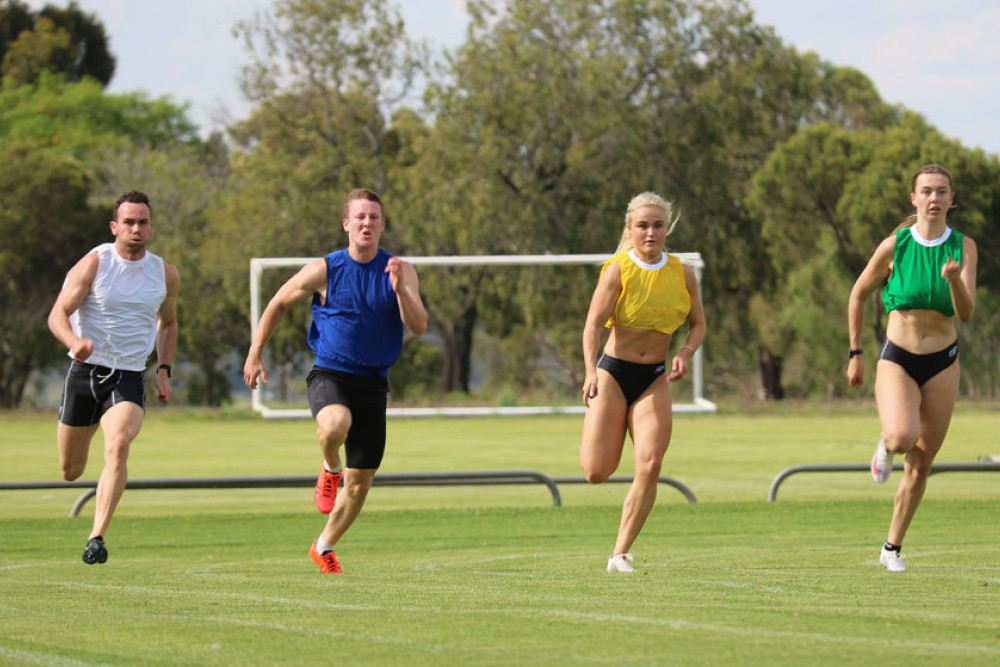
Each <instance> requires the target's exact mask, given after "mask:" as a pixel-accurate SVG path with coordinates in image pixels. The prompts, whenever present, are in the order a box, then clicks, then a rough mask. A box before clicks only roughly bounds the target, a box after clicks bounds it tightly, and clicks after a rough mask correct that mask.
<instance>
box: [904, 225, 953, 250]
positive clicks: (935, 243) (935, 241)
mask: <svg viewBox="0 0 1000 667" xmlns="http://www.w3.org/2000/svg"><path fill="white" fill-rule="evenodd" d="M910 236H912V237H913V240H914V241H916V242H917V243H919V244H920V245H922V246H925V247H927V248H933V247H935V246H939V245H941V244H942V243H944V242H945V241H947V240H948V239H949V238H950V237H951V227H945V228H944V234H942V235H941V236H939V237H937V238H936V239H933V240H931V241H928V240H927V239H925V238H924V237H923V236H921V234H920V232H918V231H917V226H916V225H912V226H911V227H910Z"/></svg>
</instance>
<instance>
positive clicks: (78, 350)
mask: <svg viewBox="0 0 1000 667" xmlns="http://www.w3.org/2000/svg"><path fill="white" fill-rule="evenodd" d="M93 353H94V341H92V340H87V339H86V338H77V339H76V342H75V343H73V347H71V348H69V354H70V356H71V357H73V358H74V359H76V360H77V361H86V360H87V359H88V358H89V357H90V355H92V354H93Z"/></svg>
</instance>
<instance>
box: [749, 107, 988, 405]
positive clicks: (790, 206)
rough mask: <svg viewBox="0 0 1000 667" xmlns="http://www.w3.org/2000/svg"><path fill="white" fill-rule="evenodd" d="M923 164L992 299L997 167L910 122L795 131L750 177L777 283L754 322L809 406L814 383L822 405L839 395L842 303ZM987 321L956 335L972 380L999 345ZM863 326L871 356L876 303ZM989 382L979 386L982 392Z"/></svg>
mask: <svg viewBox="0 0 1000 667" xmlns="http://www.w3.org/2000/svg"><path fill="white" fill-rule="evenodd" d="M930 162H938V163H941V164H944V165H946V166H947V167H948V168H949V169H950V170H951V172H952V176H953V178H954V179H955V188H956V192H957V193H960V194H961V201H962V205H961V206H960V207H958V208H957V209H956V210H954V211H952V212H950V213H949V216H948V219H949V224H950V225H952V226H954V227H955V228H957V229H959V230H960V231H963V232H966V233H968V234H970V235H971V236H973V238H975V239H976V242H977V245H978V246H979V256H980V264H979V284H980V287H987V286H988V288H989V289H990V290H991V291H993V290H996V288H997V287H998V285H997V277H996V273H995V267H994V266H993V265H992V262H995V261H996V260H995V259H994V255H995V253H996V251H995V250H994V248H993V246H994V245H995V244H996V243H997V241H996V234H995V233H994V232H993V229H992V228H993V226H994V225H995V222H994V221H995V220H996V219H997V218H996V215H997V213H998V209H997V206H998V204H1000V162H998V160H997V158H996V157H987V156H986V155H984V154H983V152H982V151H980V150H970V149H967V148H964V147H962V146H961V144H959V143H958V142H956V141H954V140H950V139H947V138H945V137H943V136H942V135H941V134H940V133H939V132H937V131H936V130H935V129H934V128H933V127H931V126H929V125H928V124H927V122H926V121H925V120H924V119H923V118H922V117H920V116H919V115H917V114H914V113H912V112H907V113H904V114H902V116H901V118H900V122H899V123H897V124H894V125H891V126H889V127H886V128H884V129H877V130H876V129H867V130H863V131H858V130H849V129H845V128H843V127H835V126H833V125H830V124H825V123H824V124H817V125H815V126H811V127H807V128H804V129H802V130H801V131H799V132H798V133H797V134H796V135H794V136H793V137H792V138H791V139H789V140H788V141H787V142H785V143H784V144H782V145H781V146H779V147H778V148H777V149H776V150H775V151H774V153H773V154H772V155H771V157H770V158H769V159H768V161H767V163H766V165H765V166H764V167H763V168H762V169H761V170H760V171H759V172H758V173H757V174H756V175H755V176H754V179H753V187H752V192H751V194H750V196H749V197H748V200H747V204H748V207H749V208H750V210H751V211H752V212H753V213H754V215H755V216H757V217H758V218H759V219H761V220H762V221H763V226H762V237H763V238H764V239H765V241H766V242H767V245H768V249H769V257H770V264H771V267H772V269H773V271H774V273H775V275H776V277H777V280H776V281H775V283H774V285H773V286H772V287H771V288H770V289H768V290H761V292H760V296H759V300H760V301H761V302H763V303H766V304H767V305H768V306H769V307H767V308H761V310H760V313H759V315H760V317H759V318H758V319H757V321H758V322H759V323H760V324H759V326H760V327H761V329H767V330H769V331H770V332H771V337H770V340H769V341H768V343H769V345H768V347H769V349H774V350H775V351H780V352H781V356H782V357H783V358H785V359H792V360H794V361H793V363H794V365H795V367H796V368H797V373H796V374H795V375H794V376H793V377H795V378H796V380H795V385H796V386H795V390H796V393H797V394H800V395H808V394H809V393H810V391H811V390H812V389H813V388H814V382H813V378H815V377H817V376H819V377H825V378H828V380H827V382H826V383H824V387H823V388H824V389H825V390H826V393H827V394H828V395H829V394H832V395H838V394H840V393H842V392H843V391H844V389H845V388H846V381H845V379H844V378H843V373H842V371H843V365H844V363H845V356H844V354H843V353H844V347H845V345H846V343H845V341H846V339H845V335H846V320H845V315H846V298H847V294H848V292H849V290H850V287H851V285H852V284H853V282H854V280H855V279H856V278H857V276H858V275H859V274H860V273H861V271H862V269H863V268H864V266H865V265H866V263H867V261H868V258H869V257H870V256H871V253H872V252H874V250H875V248H876V246H877V245H878V244H879V243H880V242H881V241H882V240H883V239H884V238H886V237H887V236H888V235H889V234H890V233H891V232H892V230H893V228H894V227H896V226H897V225H898V224H899V223H901V222H902V221H903V220H904V219H905V218H906V217H907V216H908V215H909V214H910V213H911V212H912V206H911V204H910V201H909V198H908V197H907V193H908V192H909V191H910V179H911V178H912V175H913V173H914V172H915V171H916V170H917V169H918V168H919V167H920V166H922V165H924V164H927V163H930ZM984 262H985V263H986V264H984ZM809 285H811V287H810V286H809ZM986 303H989V300H988V299H987V300H985V301H984V302H983V303H981V304H980V308H979V309H977V311H978V312H977V315H976V317H977V318H979V316H980V314H981V313H982V312H983V310H982V306H983V305H984V304H986ZM986 318H987V321H985V322H975V323H973V325H971V327H963V328H962V329H961V334H960V335H961V336H963V337H964V336H965V335H966V333H965V330H966V328H968V335H975V336H976V341H977V344H976V345H963V355H964V356H963V358H965V357H966V356H968V357H969V358H975V357H977V356H979V355H980V354H983V358H982V359H977V361H976V363H975V364H970V367H972V368H980V367H984V368H986V369H993V368H995V363H996V362H995V359H992V358H991V357H990V355H991V354H993V351H994V350H995V349H997V344H998V341H997V339H996V335H995V330H994V329H993V327H992V326H990V324H989V322H990V316H989V315H988V314H987V315H986ZM865 323H866V329H867V332H866V334H865V344H866V346H870V347H871V348H874V349H877V348H879V347H881V345H882V343H884V341H885V310H884V308H883V306H882V304H881V301H880V299H879V298H878V295H876V296H875V297H873V298H872V299H871V303H870V304H869V315H868V316H867V317H866V319H865ZM762 339H764V340H767V339H766V338H764V337H763V336H762ZM963 340H964V338H963ZM991 377H992V375H991V373H989V372H988V373H986V374H985V382H986V383H987V384H988V385H989V383H990V382H991Z"/></svg>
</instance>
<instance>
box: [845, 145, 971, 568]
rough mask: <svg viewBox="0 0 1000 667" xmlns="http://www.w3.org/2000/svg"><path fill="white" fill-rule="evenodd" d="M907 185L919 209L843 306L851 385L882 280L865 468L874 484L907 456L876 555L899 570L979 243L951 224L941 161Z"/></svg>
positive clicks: (935, 447) (931, 453)
mask: <svg viewBox="0 0 1000 667" xmlns="http://www.w3.org/2000/svg"><path fill="white" fill-rule="evenodd" d="M910 186H911V192H910V202H911V203H912V204H913V206H914V208H915V209H916V214H915V215H912V216H910V218H909V219H907V220H906V221H905V222H904V223H903V224H902V225H900V227H899V228H897V230H896V232H895V233H893V234H891V235H890V236H889V237H888V238H886V239H885V240H884V241H882V243H880V244H879V246H878V248H876V250H875V253H874V254H873V255H872V257H871V259H870V260H869V261H868V266H866V267H865V270H864V271H862V272H861V275H860V276H859V277H858V280H857V282H856V283H855V284H854V288H853V289H852V290H851V297H850V302H849V305H848V311H847V320H848V330H849V331H848V335H849V337H850V356H849V360H848V367H847V378H848V380H849V382H850V384H851V386H852V387H855V386H858V385H860V384H861V381H862V379H863V378H864V369H863V368H862V354H861V335H862V323H863V321H864V310H865V304H866V303H867V301H868V297H869V296H870V295H871V294H872V293H873V292H874V291H875V290H876V289H878V288H879V287H880V286H882V285H885V287H884V289H883V302H884V303H885V306H886V310H888V311H889V325H888V327H887V328H886V342H885V345H884V346H883V348H882V352H881V354H880V355H879V359H878V364H877V365H876V367H875V403H876V405H877V406H878V414H879V419H880V420H881V422H882V439H881V440H879V442H878V446H877V447H876V449H875V455H874V457H873V458H872V464H871V470H872V475H873V476H874V477H875V480H876V481H877V482H880V483H881V482H885V481H886V479H888V477H889V473H890V472H892V457H893V454H903V455H904V456H905V459H904V463H903V478H902V479H901V480H900V481H899V488H897V489H896V496H895V499H894V501H893V511H892V521H891V523H890V524H889V534H888V536H887V539H886V542H885V545H883V547H882V552H881V554H880V555H879V561H880V562H881V563H882V565H884V566H885V567H886V569H888V570H889V571H890V572H905V571H906V567H905V566H904V565H903V561H902V556H901V555H900V548H901V547H902V544H903V537H904V536H905V535H906V530H907V528H909V526H910V522H911V521H912V520H913V515H914V514H915V513H916V511H917V506H918V505H919V504H920V500H921V498H923V496H924V490H925V489H926V487H927V477H928V475H929V474H930V469H931V464H932V463H933V462H934V457H935V456H937V453H938V451H940V449H941V445H942V444H944V438H945V435H946V434H947V433H948V425H949V423H950V422H951V413H952V410H953V409H954V407H955V399H956V398H957V396H958V380H959V362H958V345H957V343H956V339H957V332H956V329H955V318H956V317H958V319H960V320H962V321H963V322H968V321H969V320H970V319H971V318H972V314H973V312H975V309H976V264H977V261H978V257H977V253H976V244H975V242H974V241H973V240H972V239H971V238H969V237H968V236H964V237H963V236H961V235H959V234H956V233H954V232H953V230H952V229H951V228H950V227H949V226H948V219H947V216H948V209H949V208H951V205H952V202H953V200H954V197H955V193H954V191H953V190H952V184H951V175H950V174H949V173H948V171H947V170H946V169H945V168H944V167H942V166H940V165H936V164H930V165H926V166H924V167H921V168H920V169H919V170H917V173H916V174H915V175H914V176H913V180H912V182H911V183H910ZM948 244H950V246H949V245H948ZM956 246H957V247H956ZM956 258H957V260H958V261H956ZM915 287H916V289H915Z"/></svg>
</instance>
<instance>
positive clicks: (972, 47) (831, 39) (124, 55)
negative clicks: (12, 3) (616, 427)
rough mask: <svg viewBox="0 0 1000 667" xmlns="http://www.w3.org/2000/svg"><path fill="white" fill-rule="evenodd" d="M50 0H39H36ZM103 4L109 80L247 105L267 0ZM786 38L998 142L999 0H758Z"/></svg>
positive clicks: (202, 118) (218, 125) (939, 118)
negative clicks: (246, 23) (247, 25)
mask: <svg viewBox="0 0 1000 667" xmlns="http://www.w3.org/2000/svg"><path fill="white" fill-rule="evenodd" d="M47 2H49V3H51V4H56V5H58V6H65V5H66V4H68V0H30V1H29V2H28V4H29V5H31V6H32V7H34V8H39V7H41V6H42V5H44V4H46V3H47ZM77 4H78V5H79V6H80V7H81V8H82V9H83V10H84V11H86V12H88V13H93V14H96V15H97V17H98V18H99V19H100V20H101V22H102V23H103V24H104V26H105V28H106V30H107V32H108V35H109V36H110V39H111V50H112V52H113V53H114V54H115V56H116V57H117V59H118V65H117V69H116V71H115V77H114V79H113V80H112V82H111V85H110V87H109V91H110V92H113V93H121V92H130V91H135V90H139V89H141V90H145V91H147V92H148V93H149V94H150V95H152V96H153V97H159V96H161V95H169V96H170V97H171V98H172V99H173V100H174V101H175V102H178V103H180V102H187V103H189V104H190V114H191V117H192V119H193V120H194V121H195V122H196V123H198V124H199V125H200V126H201V127H202V129H203V130H204V131H206V132H207V131H208V130H212V129H222V128H223V127H224V126H225V124H226V116H225V115H224V114H221V113H220V112H221V111H222V110H226V111H228V113H229V118H231V119H232V118H242V117H245V116H246V114H247V112H248V107H247V105H246V104H245V102H243V101H242V100H241V98H240V94H239V90H238V87H237V84H236V79H237V75H238V72H239V69H240V66H241V64H242V63H243V62H244V61H245V54H244V52H243V49H242V46H241V45H240V44H239V43H238V42H237V41H236V40H235V39H234V38H233V36H232V32H231V29H232V26H233V24H234V23H236V22H237V21H239V20H241V19H249V18H251V17H252V16H253V14H254V12H255V11H256V10H259V9H264V8H267V7H268V6H270V4H271V2H270V0H77ZM399 6H400V7H401V8H402V11H403V17H404V20H405V21H406V24H407V29H408V31H409V32H410V33H411V34H412V35H414V36H415V37H419V38H424V39H428V40H430V41H431V42H432V44H434V45H438V46H444V47H453V46H456V45H458V44H460V43H461V42H462V40H463V39H464V29H465V16H464V12H463V9H462V8H463V7H464V2H463V0H401V1H400V2H399ZM750 7H751V8H752V9H753V10H754V12H755V13H756V16H757V21H758V22H759V23H766V24H769V25H772V26H774V27H775V30H776V31H777V33H778V35H779V36H780V37H781V38H782V40H783V41H784V42H785V43H786V44H790V45H792V46H795V47H796V48H797V49H799V50H800V51H815V52H816V53H818V54H819V55H820V56H821V57H822V58H823V59H825V60H828V61H831V62H833V63H835V64H838V65H850V66H852V67H856V68H857V69H859V70H861V71H862V72H864V73H865V74H867V75H868V76H869V77H870V78H871V79H872V81H874V83H875V85H876V87H877V88H878V90H879V92H880V94H881V95H882V98H883V99H884V100H886V101H887V102H890V103H893V104H903V105H905V106H906V107H908V108H909V109H912V110H914V111H917V112H919V113H921V114H923V115H924V116H925V117H926V118H927V119H928V121H929V122H930V123H931V124H933V125H934V126H936V127H937V128H938V129H939V130H940V131H941V132H943V133H944V134H946V135H948V136H951V137H955V138H957V139H959V140H960V141H961V142H962V143H963V144H965V145H966V146H969V147H979V148H982V149H984V150H985V151H987V152H989V153H994V154H1000V122H997V111H996V109H997V106H998V103H1000V74H998V70H1000V67H997V65H998V64H1000V38H998V37H997V35H1000V3H998V2H996V0H951V1H950V2H942V0H838V1H837V2H828V1H826V2H818V1H817V2H813V1H812V0H750Z"/></svg>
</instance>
